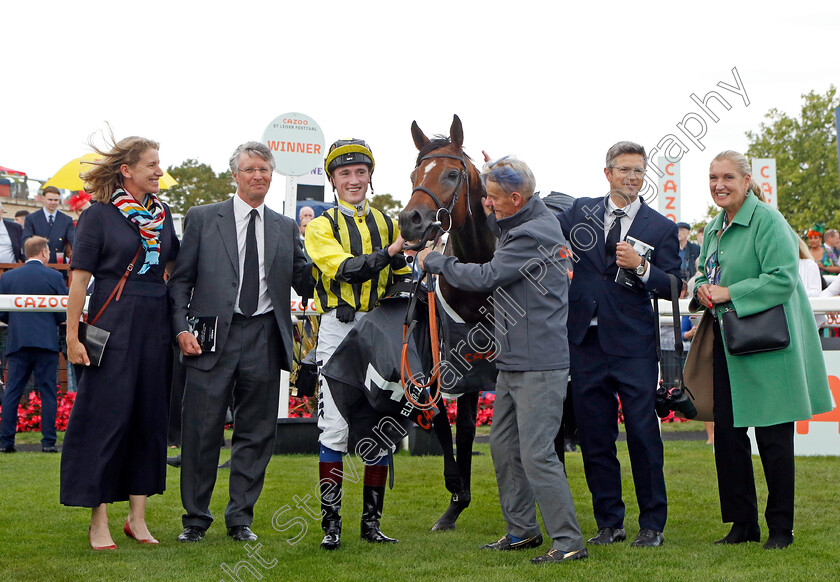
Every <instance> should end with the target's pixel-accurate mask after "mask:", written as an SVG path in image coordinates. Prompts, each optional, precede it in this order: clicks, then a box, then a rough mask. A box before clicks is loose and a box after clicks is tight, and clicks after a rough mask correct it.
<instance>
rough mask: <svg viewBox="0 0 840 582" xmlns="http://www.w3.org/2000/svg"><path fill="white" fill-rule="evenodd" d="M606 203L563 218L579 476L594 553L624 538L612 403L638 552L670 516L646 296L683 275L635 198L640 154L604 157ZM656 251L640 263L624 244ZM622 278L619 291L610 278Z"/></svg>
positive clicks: (661, 226)
mask: <svg viewBox="0 0 840 582" xmlns="http://www.w3.org/2000/svg"><path fill="white" fill-rule="evenodd" d="M606 161H607V164H606V166H607V167H606V168H604V174H605V176H606V178H607V181H608V182H609V184H610V193H609V194H608V195H607V196H606V197H599V198H579V199H577V200H575V202H574V204H573V205H572V207H571V208H570V209H569V210H567V211H566V212H564V213H563V214H562V215H561V217H560V223H561V225H562V227H563V234H565V235H566V239H567V240H568V241H569V243H570V244H571V246H572V252H573V261H574V277H573V279H572V284H571V287H570V289H569V304H570V306H571V309H569V321H568V328H569V344H570V348H571V375H572V399H573V400H574V403H575V416H576V418H577V424H578V430H579V435H580V444H581V451H582V453H583V462H584V469H585V472H586V481H587V484H588V485H589V490H590V492H591V493H592V504H593V508H594V511H595V521H596V522H597V524H598V534H597V535H596V536H594V537H593V538H591V539H590V540H589V543H590V544H596V545H597V544H611V543H613V542H618V541H622V540H624V539H626V534H625V532H624V502H623V501H622V499H621V467H620V465H619V462H618V458H617V457H616V447H615V441H616V440H617V438H618V400H619V399H620V400H621V409H622V413H623V415H624V426H625V429H626V432H627V449H628V452H629V453H630V463H631V465H632V468H633V482H634V484H635V487H636V499H637V501H638V503H639V527H640V531H639V535H638V536H637V537H636V539H635V541H634V542H633V545H634V546H642V547H646V546H647V547H649V546H659V545H661V544H662V543H663V542H664V540H665V538H664V536H663V534H662V531H663V529H664V528H665V519H666V515H667V497H666V494H665V478H664V476H663V473H662V466H663V454H662V440H661V437H660V434H659V421H658V419H657V417H656V414H655V411H654V402H655V398H656V383H657V365H656V344H655V334H656V333H657V330H658V322H656V321H654V316H653V308H652V306H651V294H654V295H658V296H659V297H663V298H670V296H671V287H670V280H669V278H668V273H671V274H673V275H675V276H677V277H679V275H680V258H679V241H678V238H677V227H676V225H675V224H674V223H673V222H671V221H669V220H668V219H667V218H665V217H664V216H662V215H661V214H659V213H658V212H656V211H655V210H653V209H651V208H650V207H649V206H648V205H647V204H645V202H644V200H643V199H642V198H640V197H639V190H640V188H641V186H642V184H643V183H644V175H645V169H646V162H647V157H646V155H645V149H644V148H643V147H642V146H640V145H638V144H635V143H633V142H627V141H622V142H619V143H617V144H615V145H614V146H612V147H611V148H610V149H609V151H608V152H607V160H606ZM628 236H629V237H632V238H634V239H636V240H637V241H640V242H642V243H645V244H646V245H648V246H649V247H653V251H652V254H651V255H650V260H649V261H648V260H645V259H644V258H643V257H642V256H641V255H640V254H639V253H638V252H637V251H636V250H634V247H633V246H631V245H630V244H628V243H627V242H625V239H626V238H627V237H628ZM619 269H622V273H621V275H622V276H621V277H620V279H621V280H623V281H625V282H624V283H621V284H620V283H617V282H616V276H617V274H618V271H619Z"/></svg>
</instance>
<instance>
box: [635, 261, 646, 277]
mask: <svg viewBox="0 0 840 582" xmlns="http://www.w3.org/2000/svg"><path fill="white" fill-rule="evenodd" d="M646 270H647V265H645V258H644V257H642V262H641V263H639V266H638V267H636V274H637V275H638V276H639V277H641V276H642V275H644V274H645V271H646Z"/></svg>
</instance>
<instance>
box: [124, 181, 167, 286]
mask: <svg viewBox="0 0 840 582" xmlns="http://www.w3.org/2000/svg"><path fill="white" fill-rule="evenodd" d="M111 204H113V205H114V206H116V207H117V209H118V210H119V211H120V212H121V213H122V215H123V216H125V217H126V218H127V219H129V220H130V221H131V222H133V223H135V224H136V225H137V226H139V227H140V240H141V242H142V243H143V249H144V250H145V251H146V257H145V259H144V261H143V266H142V267H141V268H140V272H139V273H138V274H140V275H142V274H143V273H145V272H146V271H148V270H149V267H151V266H152V265H157V264H159V263H160V240H158V236H159V235H160V231H161V229H162V228H163V219H164V218H166V210H164V208H163V204H161V202H160V200H158V197H157V196H155V195H154V194H151V193H150V194H146V197H145V198H144V199H143V204H142V205H141V204H138V203H137V201H136V200H135V199H134V196H132V195H131V194H128V193H127V192H126V191H125V190H123V189H122V188H118V189H117V191H116V192H114V194H113V195H112V196H111Z"/></svg>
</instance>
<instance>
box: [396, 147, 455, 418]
mask: <svg viewBox="0 0 840 582" xmlns="http://www.w3.org/2000/svg"><path fill="white" fill-rule="evenodd" d="M432 158H448V159H452V160H458V161H459V162H461V166H462V167H463V168H462V170H461V172H460V173H459V174H458V182H457V183H456V184H455V188H454V189H453V191H452V194H451V197H450V199H449V203H448V204H446V206H444V205H443V203H441V201H440V199H438V197H437V196H436V195H435V193H434V192H432V191H431V190H429V189H428V188H426V187H424V186H417V187H416V188H414V190H412V191H411V195H412V196H414V193H415V192H423V193H424V194H426V195H428V196H429V197H430V198H431V199H432V200H433V201H434V203H435V205H436V206H437V213H436V214H435V220H434V222H432V223H431V224H429V226H428V227H426V231H425V233H424V234H423V238H422V239H421V240H420V241H419V242H418V243H416V244H414V245H411V246H410V247H406V250H415V251H416V250H420V249H422V248H423V247H425V246H426V243H427V242H428V241H429V240H431V239H432V238H434V239H435V242H437V240H438V239H439V238H440V235H441V234H442V233H443V232H449V231H450V230H451V229H452V211H453V210H454V209H455V205H456V204H457V203H458V198H459V197H460V195H461V189H462V188H463V190H464V198H465V200H466V203H467V213H469V215H470V216H472V208H470V178H469V174H468V173H467V162H466V160H465V159H464V157H463V156H453V155H450V154H428V155H426V156H423V157H422V158H420V161H419V162H418V164H417V166H416V167H415V169H417V168H419V167H420V165H421V164H422V163H423V162H424V161H426V160H429V159H432ZM441 214H445V215H446V216H447V217H448V218H449V227H448V228H447V229H445V230H444V229H443V227H442V225H441V218H442V217H441ZM435 229H437V230H438V232H437V233H436V234H435ZM425 278H426V282H427V287H428V291H427V294H428V304H429V336H430V338H429V339H430V341H431V344H432V346H431V347H432V364H433V365H432V373H431V375H430V376H429V379H428V381H426V382H419V381H418V380H415V379H414V374H412V372H411V367H410V366H409V363H408V340H409V338H410V337H411V334H412V332H413V331H414V327H415V326H416V325H417V320H416V319H409V318H411V317H412V314H413V313H414V306H415V305H416V302H417V296H418V292H419V291H420V283H421V282H422V280H423V276H421V277H419V278H418V280H417V283H416V284H415V287H414V292H413V293H412V294H411V301H409V304H408V310H407V311H406V314H405V323H404V324H403V345H402V356H401V358H400V380H401V381H402V386H403V392H404V393H405V397H406V399H407V400H408V401H409V402H410V403H411V404H412V405H413V406H415V407H416V408H419V409H421V410H428V409H430V408H433V407H434V406H435V405H436V403H437V401H438V400H439V399H440V396H441V392H440V345H439V341H438V327H437V310H436V307H435V291H434V282H433V281H432V275H431V273H426V277H425ZM406 378H408V379H407V380H406ZM410 386H413V387H415V388H418V389H419V390H420V393H421V394H422V392H423V390H426V389H427V388H432V386H434V392H432V390H430V394H429V396H430V399H429V403H428V404H422V403H421V402H418V401H417V400H415V398H414V397H413V396H412V395H411V389H410Z"/></svg>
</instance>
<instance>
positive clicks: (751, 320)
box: [721, 305, 790, 356]
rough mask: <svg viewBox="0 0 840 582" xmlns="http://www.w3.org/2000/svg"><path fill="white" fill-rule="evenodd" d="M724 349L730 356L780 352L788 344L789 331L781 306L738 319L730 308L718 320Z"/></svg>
mask: <svg viewBox="0 0 840 582" xmlns="http://www.w3.org/2000/svg"><path fill="white" fill-rule="evenodd" d="M721 327H722V331H723V337H724V340H725V343H726V349H727V350H728V351H729V353H730V354H732V355H733V356H744V355H747V354H758V353H761V352H773V351H776V350H783V349H785V348H786V347H788V346H789V345H790V331H789V330H788V324H787V316H786V315H785V308H784V306H783V305H777V306H776V307H771V308H770V309H767V310H765V311H761V312H759V313H754V314H753V315H747V316H744V317H738V314H737V313H736V312H735V310H733V309H729V310H727V311H724V313H723V316H722V318H721Z"/></svg>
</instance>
